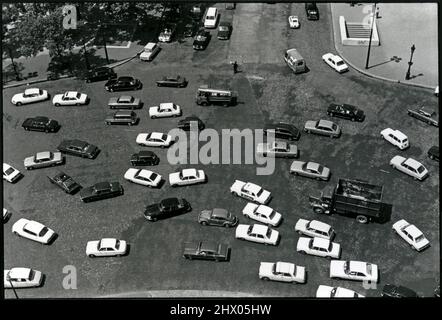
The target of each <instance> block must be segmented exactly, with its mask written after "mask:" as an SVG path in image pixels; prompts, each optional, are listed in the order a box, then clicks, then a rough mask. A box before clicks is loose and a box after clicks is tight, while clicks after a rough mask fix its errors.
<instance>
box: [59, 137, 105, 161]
mask: <svg viewBox="0 0 442 320" xmlns="http://www.w3.org/2000/svg"><path fill="white" fill-rule="evenodd" d="M57 150H58V151H60V152H61V153H66V154H70V155H73V156H77V157H82V158H89V159H94V158H95V157H96V156H97V155H98V153H99V152H100V149H98V147H97V146H95V145H93V144H90V143H88V142H86V141H82V140H78V139H73V140H63V141H62V142H61V143H60V144H59V145H58V147H57Z"/></svg>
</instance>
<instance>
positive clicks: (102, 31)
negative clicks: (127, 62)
mask: <svg viewBox="0 0 442 320" xmlns="http://www.w3.org/2000/svg"><path fill="white" fill-rule="evenodd" d="M100 33H101V36H102V38H103V46H104V54H105V55H106V62H107V64H109V63H110V62H109V55H108V53H107V43H106V35H107V34H106V25H105V24H104V25H102V26H101V25H100V26H99V29H98V34H100Z"/></svg>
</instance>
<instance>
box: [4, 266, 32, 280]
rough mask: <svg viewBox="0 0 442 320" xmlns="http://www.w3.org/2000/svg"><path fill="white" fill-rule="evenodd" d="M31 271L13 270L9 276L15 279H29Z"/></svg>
mask: <svg viewBox="0 0 442 320" xmlns="http://www.w3.org/2000/svg"><path fill="white" fill-rule="evenodd" d="M31 271H32V270H31V269H29V268H20V267H19V268H12V269H11V270H10V271H9V276H10V277H11V278H13V279H29V278H30V275H31Z"/></svg>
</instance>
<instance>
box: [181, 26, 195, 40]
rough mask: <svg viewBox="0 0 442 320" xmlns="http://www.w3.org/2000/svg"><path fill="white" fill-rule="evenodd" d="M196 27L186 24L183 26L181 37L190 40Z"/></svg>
mask: <svg viewBox="0 0 442 320" xmlns="http://www.w3.org/2000/svg"><path fill="white" fill-rule="evenodd" d="M195 31H196V25H195V24H193V23H188V24H186V25H185V26H184V31H183V36H184V37H185V38H191V37H193V36H194V35H195Z"/></svg>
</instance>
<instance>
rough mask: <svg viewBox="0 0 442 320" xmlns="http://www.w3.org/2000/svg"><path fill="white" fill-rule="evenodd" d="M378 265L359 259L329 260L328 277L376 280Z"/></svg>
mask: <svg viewBox="0 0 442 320" xmlns="http://www.w3.org/2000/svg"><path fill="white" fill-rule="evenodd" d="M378 276H379V273H378V266H377V265H375V264H372V263H368V262H361V261H348V260H347V261H345V260H332V261H330V278H332V279H337V278H340V279H347V280H358V281H371V282H375V283H376V282H378Z"/></svg>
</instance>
